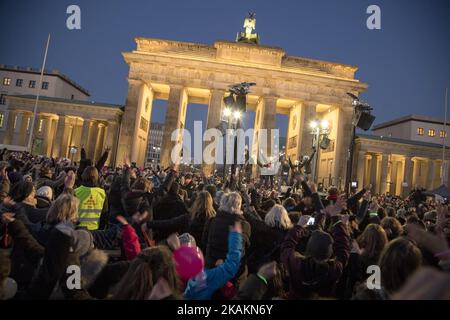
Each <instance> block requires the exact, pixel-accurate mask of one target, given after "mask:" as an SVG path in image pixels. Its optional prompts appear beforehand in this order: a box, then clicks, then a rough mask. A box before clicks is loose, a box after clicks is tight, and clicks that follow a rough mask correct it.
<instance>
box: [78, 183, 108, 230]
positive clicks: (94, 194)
mask: <svg viewBox="0 0 450 320" xmlns="http://www.w3.org/2000/svg"><path fill="white" fill-rule="evenodd" d="M75 196H76V197H77V198H78V200H79V201H80V204H79V206H78V221H79V225H80V226H83V227H86V228H88V230H97V229H98V227H99V224H100V216H101V214H102V209H103V203H104V202H105V198H106V193H105V190H103V189H102V188H90V187H86V186H81V187H78V188H76V189H75Z"/></svg>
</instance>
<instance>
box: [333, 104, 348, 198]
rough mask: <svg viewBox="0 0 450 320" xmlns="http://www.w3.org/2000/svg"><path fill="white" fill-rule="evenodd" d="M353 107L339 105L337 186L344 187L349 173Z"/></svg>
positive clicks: (336, 158)
mask: <svg viewBox="0 0 450 320" xmlns="http://www.w3.org/2000/svg"><path fill="white" fill-rule="evenodd" d="M352 118H353V108H352V107H347V106H340V107H339V115H338V119H339V120H338V123H336V124H334V125H337V131H336V145H335V159H334V170H333V172H334V176H335V177H336V180H337V181H336V186H337V187H338V188H340V189H343V188H344V185H345V177H346V174H347V161H348V160H349V152H348V151H349V146H350V142H351V132H352Z"/></svg>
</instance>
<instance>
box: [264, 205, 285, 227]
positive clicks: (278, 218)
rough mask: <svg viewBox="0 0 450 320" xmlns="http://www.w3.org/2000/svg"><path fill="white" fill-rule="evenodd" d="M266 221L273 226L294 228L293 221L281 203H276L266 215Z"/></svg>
mask: <svg viewBox="0 0 450 320" xmlns="http://www.w3.org/2000/svg"><path fill="white" fill-rule="evenodd" d="M264 222H265V223H266V224H267V225H268V226H269V227H272V228H281V229H284V230H286V229H290V228H292V221H291V219H290V218H289V215H288V213H287V211H286V209H285V208H284V207H283V206H282V205H280V204H276V205H274V206H273V207H272V208H271V209H270V210H269V212H267V214H266V216H265V217H264Z"/></svg>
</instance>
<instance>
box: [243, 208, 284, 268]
mask: <svg viewBox="0 0 450 320" xmlns="http://www.w3.org/2000/svg"><path fill="white" fill-rule="evenodd" d="M244 217H245V218H246V220H247V221H249V222H250V225H251V230H252V233H251V237H250V243H251V245H250V248H249V250H248V259H247V264H248V267H249V272H250V273H255V272H257V271H258V268H259V267H260V266H261V265H263V264H264V263H267V262H270V261H277V262H279V260H280V245H281V243H282V242H283V240H284V237H285V236H286V232H287V230H283V229H280V228H272V227H269V226H268V225H267V224H266V223H265V222H264V221H262V220H259V219H256V217H253V216H252V215H251V214H245V215H244Z"/></svg>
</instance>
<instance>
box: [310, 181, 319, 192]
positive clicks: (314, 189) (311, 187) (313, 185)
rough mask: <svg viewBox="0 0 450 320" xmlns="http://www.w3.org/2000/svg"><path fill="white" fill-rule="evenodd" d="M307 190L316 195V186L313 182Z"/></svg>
mask: <svg viewBox="0 0 450 320" xmlns="http://www.w3.org/2000/svg"><path fill="white" fill-rule="evenodd" d="M309 188H310V189H311V192H312V193H317V185H316V184H315V183H314V182H312V181H311V182H310V183H309Z"/></svg>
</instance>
